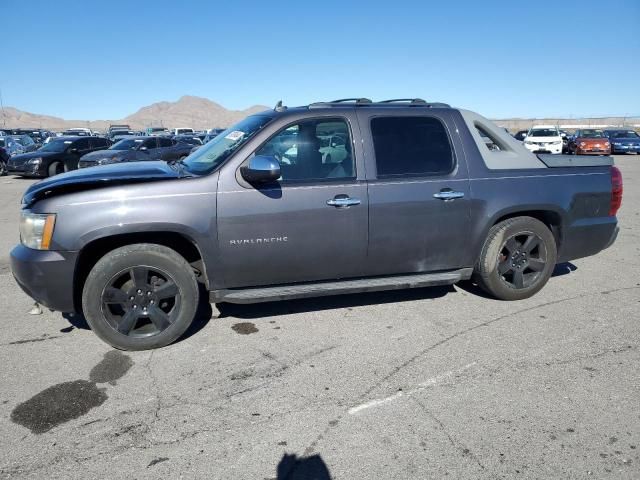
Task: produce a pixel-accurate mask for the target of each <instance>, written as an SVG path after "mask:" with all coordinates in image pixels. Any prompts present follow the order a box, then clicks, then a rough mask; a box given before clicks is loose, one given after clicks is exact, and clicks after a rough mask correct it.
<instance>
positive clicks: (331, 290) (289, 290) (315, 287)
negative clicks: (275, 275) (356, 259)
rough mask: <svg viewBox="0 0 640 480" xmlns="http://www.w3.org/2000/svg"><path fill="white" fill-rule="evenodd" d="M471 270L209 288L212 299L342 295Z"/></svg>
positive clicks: (432, 282) (427, 282) (456, 277)
mask: <svg viewBox="0 0 640 480" xmlns="http://www.w3.org/2000/svg"><path fill="white" fill-rule="evenodd" d="M472 273H473V268H462V269H460V270H453V271H448V272H439V273H417V274H412V275H394V276H391V277H373V278H360V279H355V280H338V281H330V282H316V283H303V284H291V285H278V286H273V287H259V288H241V289H240V288H239V289H228V290H213V291H211V292H209V299H210V301H211V302H212V303H219V302H229V303H259V302H274V301H278V300H292V299H295V298H310V297H324V296H328V295H343V294H347V293H362V292H377V291H382V290H400V289H405V288H422V287H433V286H436V285H452V284H454V283H456V282H459V281H460V280H468V279H469V278H471V274H472Z"/></svg>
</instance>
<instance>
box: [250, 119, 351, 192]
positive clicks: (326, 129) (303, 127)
mask: <svg viewBox="0 0 640 480" xmlns="http://www.w3.org/2000/svg"><path fill="white" fill-rule="evenodd" d="M335 135H338V136H341V137H342V138H343V139H349V138H350V135H349V127H348V125H347V123H346V122H345V121H344V120H342V119H326V118H323V119H321V120H306V121H304V122H300V123H296V124H294V125H289V126H288V127H286V128H285V129H283V130H281V131H280V132H279V133H278V134H276V136H275V137H272V138H271V139H270V140H269V141H268V142H267V143H265V144H264V145H263V146H262V147H260V148H259V149H258V151H257V152H256V155H268V156H273V157H275V158H276V160H278V162H279V163H280V169H281V172H282V177H281V180H282V181H284V182H286V181H287V180H290V181H311V180H325V179H333V178H353V177H354V176H355V168H354V161H353V155H352V152H351V141H350V140H347V141H343V142H342V144H338V143H337V142H331V138H333V137H334V136H335Z"/></svg>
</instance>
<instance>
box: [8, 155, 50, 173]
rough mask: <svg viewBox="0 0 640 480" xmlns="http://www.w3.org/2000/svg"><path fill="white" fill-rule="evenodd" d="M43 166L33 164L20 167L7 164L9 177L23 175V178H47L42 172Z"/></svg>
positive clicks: (10, 163) (24, 164)
mask: <svg viewBox="0 0 640 480" xmlns="http://www.w3.org/2000/svg"><path fill="white" fill-rule="evenodd" d="M40 168H41V164H37V165H34V164H31V163H26V162H25V163H23V164H20V165H16V164H14V163H12V162H11V159H9V162H8V163H7V173H8V174H9V175H21V176H23V177H43V176H45V175H44V174H43V173H42V172H41V171H40Z"/></svg>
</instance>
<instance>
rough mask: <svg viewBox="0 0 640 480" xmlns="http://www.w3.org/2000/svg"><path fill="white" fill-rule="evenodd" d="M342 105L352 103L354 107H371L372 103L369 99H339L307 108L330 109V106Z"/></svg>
mask: <svg viewBox="0 0 640 480" xmlns="http://www.w3.org/2000/svg"><path fill="white" fill-rule="evenodd" d="M343 103H353V104H354V105H356V106H360V105H371V104H372V103H373V102H372V101H371V100H370V99H369V98H364V97H360V98H339V99H338V100H331V101H330V102H314V103H311V104H309V108H320V107H331V106H332V105H341V104H343Z"/></svg>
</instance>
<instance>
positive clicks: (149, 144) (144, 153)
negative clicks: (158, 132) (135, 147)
mask: <svg viewBox="0 0 640 480" xmlns="http://www.w3.org/2000/svg"><path fill="white" fill-rule="evenodd" d="M142 147H143V148H146V150H142V149H141V150H139V151H138V160H149V161H153V160H160V155H161V150H159V149H158V139H157V138H156V137H151V138H147V139H146V140H145V141H144V142H143V143H142Z"/></svg>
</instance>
